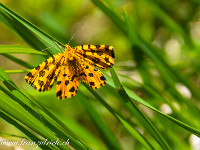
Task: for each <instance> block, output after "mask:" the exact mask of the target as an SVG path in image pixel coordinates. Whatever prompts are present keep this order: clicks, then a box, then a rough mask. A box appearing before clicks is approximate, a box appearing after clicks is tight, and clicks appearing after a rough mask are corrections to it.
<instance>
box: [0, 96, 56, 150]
mask: <svg viewBox="0 0 200 150" xmlns="http://www.w3.org/2000/svg"><path fill="white" fill-rule="evenodd" d="M4 98H6V100H7V101H10V99H9V98H7V97H4ZM0 117H1V118H2V119H4V120H5V121H7V122H8V123H10V124H12V125H13V126H15V127H16V128H17V129H18V130H20V131H21V132H22V133H23V134H25V135H26V136H27V137H28V139H30V140H32V141H42V139H41V138H39V137H38V136H37V135H35V134H34V133H32V132H31V131H30V130H29V129H27V128H26V127H24V126H23V125H22V124H20V123H19V122H17V121H16V120H15V119H13V118H12V117H11V116H9V115H8V114H6V113H4V112H2V111H0ZM11 136H12V135H11ZM15 137H16V136H15ZM21 138H22V137H21ZM38 146H39V147H41V148H43V149H47V150H51V149H53V148H51V147H50V146H49V145H38Z"/></svg>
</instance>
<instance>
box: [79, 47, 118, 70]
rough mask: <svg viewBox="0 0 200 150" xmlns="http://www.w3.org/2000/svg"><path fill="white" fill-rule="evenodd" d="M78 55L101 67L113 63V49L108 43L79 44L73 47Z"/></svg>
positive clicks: (105, 67) (109, 65)
mask: <svg viewBox="0 0 200 150" xmlns="http://www.w3.org/2000/svg"><path fill="white" fill-rule="evenodd" d="M75 52H76V55H77V56H78V57H80V58H81V59H83V60H85V61H87V62H89V63H90V64H91V65H94V66H97V67H99V68H101V69H108V68H110V67H112V66H113V64H114V58H115V55H114V49H113V47H112V46H109V45H80V46H76V47H75Z"/></svg>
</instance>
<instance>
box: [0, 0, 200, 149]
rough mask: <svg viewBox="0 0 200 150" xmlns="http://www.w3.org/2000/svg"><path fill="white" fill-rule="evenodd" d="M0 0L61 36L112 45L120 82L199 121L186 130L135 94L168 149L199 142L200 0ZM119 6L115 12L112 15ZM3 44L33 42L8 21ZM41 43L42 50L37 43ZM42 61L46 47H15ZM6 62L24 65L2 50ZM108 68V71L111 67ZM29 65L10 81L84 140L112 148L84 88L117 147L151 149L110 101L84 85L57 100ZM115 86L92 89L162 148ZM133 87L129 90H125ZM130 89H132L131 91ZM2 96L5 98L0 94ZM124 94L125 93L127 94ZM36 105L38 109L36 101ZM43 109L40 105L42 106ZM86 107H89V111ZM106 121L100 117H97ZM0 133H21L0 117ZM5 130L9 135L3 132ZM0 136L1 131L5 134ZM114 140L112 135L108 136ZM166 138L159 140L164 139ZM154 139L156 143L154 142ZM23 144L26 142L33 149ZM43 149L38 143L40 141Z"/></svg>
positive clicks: (0, 36)
mask: <svg viewBox="0 0 200 150" xmlns="http://www.w3.org/2000/svg"><path fill="white" fill-rule="evenodd" d="M1 2H2V3H3V4H4V5H6V6H7V7H9V8H10V9H12V10H13V11H15V12H16V13H17V14H19V15H20V16H22V17H23V18H25V19H27V20H28V21H30V22H31V23H33V24H34V25H36V26H37V27H38V28H40V29H41V30H43V31H44V32H46V33H47V34H49V35H50V36H52V37H54V38H55V39H56V40H58V41H60V42H61V43H63V44H67V43H68V42H69V40H70V39H71V37H72V36H74V38H73V39H72V41H70V45H71V46H77V45H83V44H101V45H102V44H105V45H112V46H113V47H114V49H115V57H116V59H115V64H114V67H115V71H116V72H117V74H118V77H119V79H120V81H121V83H122V85H123V86H126V87H127V88H129V89H130V90H131V91H132V92H134V93H135V94H136V95H137V96H139V97H140V98H142V99H143V100H144V101H145V102H147V103H149V104H150V105H151V106H152V107H153V108H156V109H157V110H159V111H161V112H163V113H165V114H167V115H170V116H172V117H174V118H175V119H177V120H180V121H182V122H184V123H185V124H186V125H190V126H192V127H194V128H196V129H197V132H196V135H197V136H195V135H194V132H192V131H191V130H192V129H188V130H185V129H183V128H184V127H183V128H182V127H181V125H178V124H177V123H173V122H171V121H170V119H166V118H165V117H163V116H162V115H160V114H159V113H156V112H155V111H153V110H152V109H149V108H147V107H146V106H145V105H142V104H141V103H140V100H139V102H138V101H137V102H135V103H136V105H137V106H138V107H139V108H140V109H141V111H142V112H143V113H144V114H145V115H146V116H147V117H148V118H149V120H150V121H151V123H152V124H153V126H154V127H155V128H156V129H157V130H158V132H159V133H160V134H161V135H162V137H163V138H164V140H165V141H166V143H167V145H168V146H169V147H170V148H171V149H183V150H184V149H185V150H187V149H193V150H198V149H199V147H200V139H199V137H198V136H199V133H200V132H199V129H200V128H199V126H200V121H199V120H200V117H199V114H200V102H199V98H200V92H199V89H200V86H199V85H200V73H199V68H200V59H199V57H200V5H199V4H200V2H199V1H198V0H191V1H186V0H167V1H158V0H152V1H148V0H132V1H131V0H112V1H111V0H110V1H109V0H105V1H101V2H103V3H102V4H103V5H104V6H105V7H106V8H108V10H110V11H111V12H109V11H106V10H105V9H104V7H101V5H98V3H96V2H99V1H98V0H91V1H89V0H87V1H82V0H73V1H71V0H51V1H49V0H42V1H40V0H18V1H15V0H3V1H2V0H1ZM113 14H115V15H113ZM0 44H1V45H20V46H26V47H30V45H29V44H28V43H27V42H25V41H24V40H23V39H22V38H20V36H19V35H18V34H16V33H15V32H13V31H12V30H10V28H8V27H7V26H6V25H5V24H2V23H1V24H0ZM38 50H42V48H41V49H38ZM12 55H13V56H16V57H17V58H19V59H21V60H24V61H26V62H28V63H29V64H32V65H33V66H37V65H38V64H40V63H42V62H43V61H44V60H45V59H46V58H45V57H42V55H29V54H12ZM0 67H1V68H3V69H4V70H24V69H26V68H25V67H24V66H22V65H19V64H17V63H16V62H13V61H12V60H9V59H8V58H6V57H5V56H0ZM106 73H107V74H109V75H110V72H109V71H106ZM25 74H26V73H19V74H17V73H14V74H9V76H10V77H11V79H12V81H13V82H14V83H15V84H16V85H17V86H18V87H19V88H20V89H22V90H23V91H25V92H28V93H30V95H32V96H34V98H35V99H36V100H37V101H39V103H40V104H41V105H42V106H43V107H45V108H48V110H50V111H51V112H54V113H55V114H56V115H57V116H59V117H60V119H61V120H62V121H63V122H64V123H65V124H66V125H67V126H68V127H69V128H70V129H71V130H72V131H73V132H75V133H76V134H80V135H79V138H80V139H82V140H83V141H84V142H85V143H86V144H87V145H89V146H91V147H92V148H94V149H111V147H112V146H111V147H109V142H107V143H106V142H105V139H106V138H104V137H103V136H102V135H101V132H102V130H101V129H100V128H99V127H98V125H97V124H96V123H97V122H96V123H95V121H94V120H93V119H92V117H91V114H90V113H88V110H87V109H89V108H90V107H86V105H87V104H85V103H83V102H82V96H83V95H84V96H85V97H86V99H88V101H89V102H90V104H91V105H92V106H93V108H92V109H95V110H96V111H97V112H98V114H99V115H100V116H101V119H102V120H104V121H105V124H106V126H107V127H108V128H109V129H110V131H111V132H112V133H113V135H114V137H115V138H116V140H117V143H118V144H117V145H119V147H118V148H119V149H124V150H132V149H146V148H147V147H146V148H145V146H144V145H143V144H141V142H140V141H138V139H137V138H135V137H134V136H133V135H132V134H130V132H129V131H128V130H127V128H126V127H125V125H123V124H121V123H120V121H119V120H118V119H116V118H115V117H114V116H113V115H112V113H110V111H108V109H107V108H106V107H105V106H103V105H102V104H101V103H99V101H98V99H96V98H95V97H94V96H93V95H92V94H91V93H90V92H89V91H88V89H87V88H85V86H84V85H82V84H81V85H80V87H79V92H78V93H77V95H76V96H75V97H73V98H71V99H67V100H63V101H61V100H58V99H57V98H56V91H55V86H54V88H53V89H52V90H50V91H48V92H45V93H40V92H37V91H35V90H34V89H33V88H32V87H31V86H30V85H28V84H27V83H25V81H24V76H25ZM116 91H117V88H116V89H115V88H111V87H110V85H106V86H105V87H102V88H100V89H98V90H95V92H97V93H98V94H99V95H100V96H101V97H103V99H104V100H105V101H106V102H107V103H108V104H109V105H110V106H111V107H112V108H113V109H114V110H115V111H117V112H118V113H119V114H120V115H122V116H123V117H124V118H125V120H126V121H127V122H130V123H131V125H132V127H133V128H134V129H136V130H137V131H139V133H141V135H142V136H143V138H144V139H146V140H147V141H148V142H147V143H150V145H152V148H147V149H167V148H166V147H165V148H163V147H162V148H161V147H160V146H159V144H158V143H157V142H156V141H155V140H154V138H153V137H152V136H151V133H149V132H150V130H149V131H148V130H147V128H145V126H144V124H142V123H141V122H140V119H139V118H138V116H137V115H136V116H135V114H134V113H133V112H134V111H132V110H131V109H130V108H129V107H127V105H126V103H123V101H122V100H121V98H120V95H119V94H118V93H117V92H116ZM128 95H129V94H128ZM129 96H130V95H129ZM0 99H1V98H0ZM122 99H123V98H122ZM35 110H36V112H37V109H35ZM38 113H39V112H38ZM88 114H89V115H88ZM100 126H101V125H100ZM0 133H2V136H1V138H2V139H4V140H5V139H8V140H18V141H21V138H16V137H15V136H12V134H13V135H19V136H23V134H22V133H21V132H19V130H17V129H16V128H15V127H13V126H12V125H10V124H8V123H7V122H5V121H4V120H3V119H2V120H0ZM5 135H6V136H5ZM0 140H1V139H0ZM111 143H112V142H111ZM111 145H112V144H111ZM161 145H162V144H161ZM4 146H5V145H3V144H0V149H4V148H5V149H15V148H16V146H11V147H8V146H5V147H4ZM150 147H151V146H150ZM32 148H33V146H22V147H21V149H32ZM38 149H39V148H38Z"/></svg>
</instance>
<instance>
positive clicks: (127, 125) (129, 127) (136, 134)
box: [85, 85, 154, 149]
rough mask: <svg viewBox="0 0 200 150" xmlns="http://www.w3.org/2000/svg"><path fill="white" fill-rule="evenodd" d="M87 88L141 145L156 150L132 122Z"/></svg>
mask: <svg viewBox="0 0 200 150" xmlns="http://www.w3.org/2000/svg"><path fill="white" fill-rule="evenodd" d="M85 87H86V88H87V89H88V90H89V91H90V92H91V93H92V94H93V95H94V96H95V97H96V98H97V100H98V101H99V102H100V103H101V104H102V105H104V106H105V107H106V108H107V110H108V111H109V112H110V113H112V115H114V116H115V117H116V118H117V119H118V120H119V121H120V122H121V123H122V124H123V125H124V127H125V128H126V129H127V131H129V132H130V134H131V135H132V136H133V137H135V138H136V139H137V140H138V141H139V142H140V143H141V144H143V145H144V146H145V147H146V148H147V149H154V148H153V146H152V145H151V144H150V143H149V142H148V141H147V140H146V139H145V138H144V137H143V136H142V135H141V134H140V133H139V132H138V131H137V130H135V129H134V128H133V127H132V125H131V124H130V121H127V120H126V119H125V118H124V117H122V116H121V115H120V114H119V113H118V112H117V111H115V110H114V109H112V107H110V106H109V105H108V104H107V103H106V101H105V100H104V99H103V98H102V97H101V96H100V95H99V94H97V92H95V91H94V90H92V89H91V88H90V87H89V86H88V85H85ZM88 109H89V108H88Z"/></svg>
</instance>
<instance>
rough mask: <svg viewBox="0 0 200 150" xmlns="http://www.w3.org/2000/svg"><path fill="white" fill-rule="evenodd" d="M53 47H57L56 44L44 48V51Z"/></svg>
mask: <svg viewBox="0 0 200 150" xmlns="http://www.w3.org/2000/svg"><path fill="white" fill-rule="evenodd" d="M52 47H55V46H51V47H47V48H45V49H43V50H42V51H45V50H47V49H50V48H52Z"/></svg>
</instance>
